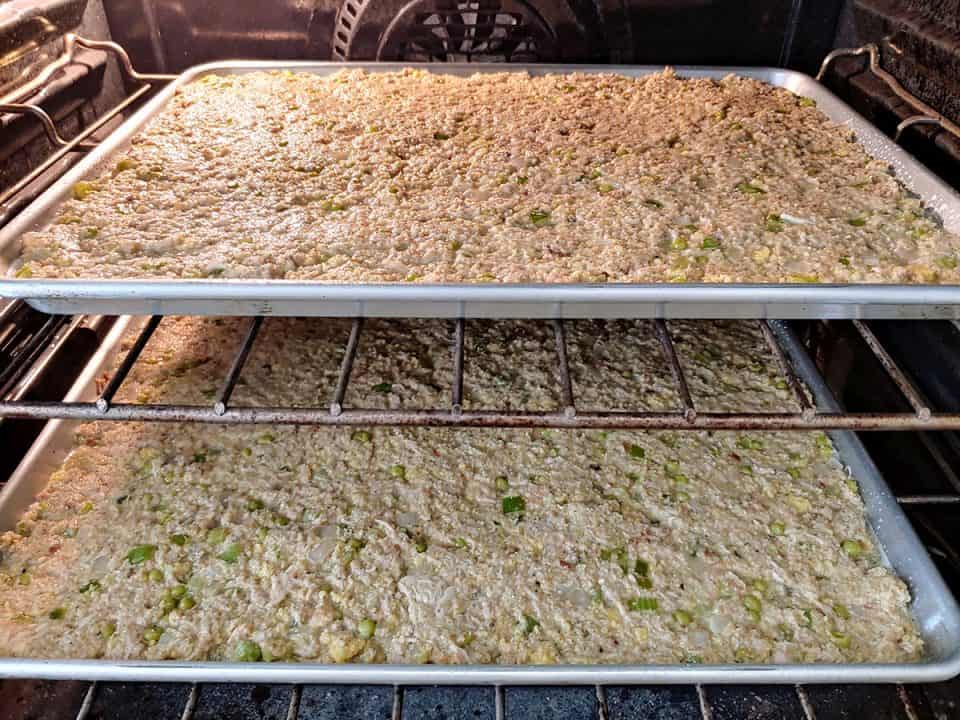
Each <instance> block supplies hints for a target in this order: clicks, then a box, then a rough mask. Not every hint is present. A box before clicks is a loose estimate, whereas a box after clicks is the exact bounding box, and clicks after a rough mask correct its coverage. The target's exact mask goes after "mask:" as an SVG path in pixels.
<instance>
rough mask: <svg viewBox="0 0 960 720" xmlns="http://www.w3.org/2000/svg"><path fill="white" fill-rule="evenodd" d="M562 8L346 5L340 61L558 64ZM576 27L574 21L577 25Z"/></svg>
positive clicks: (436, 2)
mask: <svg viewBox="0 0 960 720" xmlns="http://www.w3.org/2000/svg"><path fill="white" fill-rule="evenodd" d="M572 20H573V18H572V17H571V14H570V12H569V9H568V8H567V7H566V4H565V3H562V2H556V0H551V1H550V2H548V3H544V5H543V7H535V6H534V5H533V4H532V3H529V2H526V1H525V0H478V1H469V0H468V1H464V2H458V1H456V0H413V1H412V2H406V3H404V2H403V0H345V1H344V3H343V5H342V6H341V7H340V11H339V12H338V14H337V22H336V27H335V29H334V38H333V56H334V59H335V60H394V61H404V62H537V61H543V60H550V59H554V58H556V57H557V50H558V48H557V32H556V28H557V27H558V26H559V25H562V24H565V23H566V24H569V23H570V22H571V21H572ZM573 22H574V24H575V21H573Z"/></svg>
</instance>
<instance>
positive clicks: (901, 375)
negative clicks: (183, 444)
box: [0, 315, 960, 431]
mask: <svg viewBox="0 0 960 720" xmlns="http://www.w3.org/2000/svg"><path fill="white" fill-rule="evenodd" d="M163 319H164V317H163V316H160V315H154V316H152V317H150V318H149V319H147V320H146V322H145V323H144V325H143V327H142V329H141V330H140V331H139V333H138V335H137V337H136V339H135V340H134V342H133V343H132V345H131V347H130V349H129V350H128V351H127V352H126V354H125V355H124V356H123V359H122V360H121V361H120V362H119V363H118V365H117V367H116V370H115V371H114V372H113V374H112V375H111V376H110V377H109V379H107V380H106V383H105V385H104V386H103V389H102V391H100V393H99V396H98V397H97V398H96V399H95V400H94V401H92V402H85V401H60V402H54V401H28V400H14V399H10V398H2V399H0V417H9V418H29V419H39V420H48V419H65V420H85V421H91V420H97V421H155V422H197V423H213V424H260V423H269V424H281V425H320V426H430V427H475V428H477V427H487V428H490V427H505V428H507V427H509V428H564V429H621V430H769V431H772V430H797V431H803V430H806V431H810V430H856V431H865V430H920V431H932V430H957V429H960V413H952V412H936V411H935V410H934V409H933V408H932V407H931V406H930V403H929V402H928V401H927V398H926V397H925V396H924V395H923V393H922V392H921V391H920V390H919V389H918V388H917V386H916V385H915V384H914V383H913V381H912V380H911V379H910V378H909V377H908V375H907V374H906V373H905V372H904V371H903V370H902V369H901V368H900V367H899V366H898V365H897V364H896V362H895V361H894V359H893V358H892V357H891V356H890V354H889V353H888V352H887V350H886V349H885V348H884V347H883V345H882V344H881V343H880V341H879V340H878V339H877V337H876V336H875V335H874V333H873V331H872V330H871V329H870V327H869V325H868V324H867V323H865V322H863V321H859V320H855V321H853V325H854V327H855V328H856V330H857V332H858V333H859V335H860V337H861V338H862V340H863V341H864V343H865V344H866V346H867V347H868V348H869V349H870V351H871V352H872V354H873V355H874V357H875V358H876V359H877V361H878V362H879V363H880V365H881V366H882V368H883V369H884V371H885V372H886V374H887V375H888V377H889V378H890V379H891V381H892V382H893V383H894V385H895V386H896V387H897V388H898V390H899V392H900V393H901V395H902V396H903V399H904V401H905V405H906V406H909V408H910V410H909V411H903V410H895V411H890V412H878V413H856V412H845V411H843V410H842V409H841V408H840V407H839V406H835V407H830V408H817V407H816V406H815V404H814V403H813V401H812V400H811V398H810V395H809V393H808V391H807V389H806V388H805V386H804V383H803V381H802V380H801V378H800V375H799V373H798V371H797V369H796V367H795V363H796V361H797V358H796V354H797V353H801V352H805V350H803V349H802V348H801V347H800V346H799V344H798V343H796V342H789V337H790V332H791V331H790V330H789V329H788V328H787V326H786V325H785V324H783V323H781V322H779V321H763V320H761V321H756V322H759V326H760V330H761V332H762V333H763V337H764V338H765V340H766V343H767V345H768V346H769V350H770V352H771V354H772V356H773V357H774V358H775V359H776V362H777V365H778V367H779V369H780V371H781V374H782V378H783V379H784V383H785V386H786V387H785V388H784V389H787V390H789V393H790V396H791V397H792V399H793V401H794V403H795V406H796V408H798V409H793V410H791V409H787V410H784V411H778V412H733V411H731V412H716V411H711V412H703V411H700V410H698V408H697V407H696V404H695V402H694V399H693V397H692V395H691V392H690V388H689V385H688V383H687V379H686V373H685V371H684V368H683V363H682V362H681V360H680V358H679V357H678V355H677V351H676V348H675V346H674V342H673V340H672V338H671V334H670V330H669V327H668V324H667V321H664V320H654V321H651V322H652V327H653V332H654V333H655V334H656V339H657V341H658V344H659V347H660V350H661V352H662V355H663V360H664V363H665V367H666V368H667V370H668V372H669V375H670V380H671V382H672V384H673V387H674V390H675V392H676V397H677V399H678V403H677V406H676V408H675V409H674V410H668V411H648V410H642V409H637V410H633V409H628V410H605V409H600V410H592V409H591V410H581V409H579V408H578V407H577V398H576V395H575V391H574V383H573V381H572V378H571V374H570V366H569V361H568V353H567V342H566V331H565V324H564V321H563V320H552V321H543V322H550V323H551V325H552V337H553V344H554V353H555V360H556V364H555V376H556V378H557V381H558V384H559V387H558V390H559V393H558V394H559V397H560V400H561V403H560V407H559V408H557V409H556V410H552V411H531V410H505V409H499V408H481V409H474V408H470V409H466V408H465V407H464V402H463V387H464V375H465V364H464V346H465V337H466V334H467V328H468V324H467V322H466V321H465V320H464V319H459V320H455V321H452V326H453V327H452V332H451V337H450V345H451V353H452V373H451V378H450V384H449V398H450V400H449V404H448V405H447V406H446V407H431V408H409V409H405V408H391V409H383V408H372V407H348V406H346V405H345V399H346V396H347V390H348V388H349V385H350V377H351V373H352V370H353V364H354V360H355V358H356V356H357V352H358V349H359V347H360V344H361V337H362V334H363V328H364V321H363V319H362V318H355V319H354V320H353V323H352V326H351V330H350V333H349V337H348V338H347V340H346V343H345V347H344V350H343V358H342V361H341V366H340V371H339V376H338V379H337V383H336V386H335V388H334V390H333V393H332V396H331V398H330V403H329V405H327V406H291V405H257V406H247V405H234V404H232V403H231V398H232V395H233V391H234V389H235V388H236V385H237V382H238V380H239V379H240V376H241V373H242V372H243V367H244V364H245V363H246V361H247V358H248V357H249V355H250V353H251V351H252V349H253V347H254V344H255V343H256V340H257V336H258V334H259V331H260V328H261V326H262V324H263V322H264V318H263V317H261V316H256V317H252V318H247V319H246V326H245V328H244V330H243V332H242V333H241V337H240V339H239V341H238V343H237V346H236V349H235V350H234V353H233V356H232V359H231V362H230V364H229V369H228V371H227V373H226V375H225V376H224V377H223V378H222V380H221V382H220V385H219V389H218V391H217V392H216V394H215V396H214V398H213V402H212V403H210V404H209V405H183V404H163V403H128V402H115V397H116V395H117V393H118V391H119V390H120V388H121V386H122V385H123V383H124V382H125V381H126V379H127V377H128V376H129V374H130V372H131V370H132V369H133V368H134V366H135V365H136V363H137V361H138V359H139V358H140V355H141V353H142V352H143V350H144V348H145V347H146V345H147V343H148V342H149V341H150V338H151V337H152V336H153V334H154V332H155V331H156V330H157V328H158V327H159V325H160V323H161V322H163ZM24 356H25V357H29V354H26V353H25V354H24ZM399 380H400V379H399V378H398V381H399Z"/></svg>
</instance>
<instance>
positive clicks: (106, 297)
mask: <svg viewBox="0 0 960 720" xmlns="http://www.w3.org/2000/svg"><path fill="white" fill-rule="evenodd" d="M344 67H356V68H364V69H367V70H369V71H371V72H378V71H380V72H383V71H388V70H397V69H399V68H402V67H410V63H404V64H394V63H372V64H370V63H368V64H350V63H320V62H260V61H234V62H223V63H215V64H210V65H201V66H198V67H195V68H193V69H190V70H187V71H186V72H184V73H183V74H182V75H181V76H180V77H178V78H177V79H176V80H175V81H173V82H172V83H171V84H170V85H168V86H167V87H166V88H164V90H162V91H161V92H160V93H159V94H158V95H157V96H156V97H154V98H153V99H152V100H151V101H150V102H149V103H147V105H145V106H144V107H143V108H142V109H140V110H139V111H138V112H137V113H135V114H134V115H133V116H132V117H131V118H130V119H129V120H127V121H126V122H125V123H124V124H123V125H122V126H121V127H120V128H118V129H117V131H116V132H114V133H112V134H111V135H110V137H109V138H108V139H107V140H105V141H104V142H103V143H102V144H101V145H100V146H99V147H98V148H97V149H96V150H94V151H93V152H91V153H90V154H89V155H88V156H87V157H86V158H84V160H83V161H82V162H80V163H79V164H78V165H77V166H76V167H75V168H73V169H72V170H71V171H70V172H68V173H66V174H65V175H64V176H63V177H62V178H61V179H60V180H59V181H57V182H56V183H55V184H54V185H53V186H51V187H50V189H49V190H47V192H45V193H44V194H43V195H41V196H40V197H39V198H38V199H37V201H36V202H34V203H33V204H32V205H31V206H30V207H29V208H28V209H27V210H25V211H24V212H23V213H22V214H21V215H19V216H18V217H17V218H16V219H14V220H13V222H11V223H10V224H9V225H8V226H7V227H5V228H3V229H0V278H2V279H0V297H8V298H14V297H17V298H25V299H27V300H28V301H29V302H30V304H31V305H33V306H34V307H36V308H38V309H40V310H44V311H47V312H55V313H77V312H90V313H113V314H117V313H132V314H156V313H159V314H168V315H169V314H193V315H199V314H205V315H325V316H341V317H344V316H346V317H355V316H368V317H515V318H520V317H529V318H554V317H565V318H579V317H598V318H600V317H606V318H614V317H663V318H671V317H690V318H736V317H753V318H759V317H769V318H814V317H824V318H827V317H833V318H854V317H860V318H952V319H956V318H960V286H956V285H952V286H938V285H808V284H804V285H774V284H767V285H762V284H760V285H757V284H751V285H746V284H727V285H716V284H714V285H710V284H698V285H691V284H684V285H681V284H643V285H638V284H615V283H611V284H581V285H569V284H511V285H507V284H447V285H426V284H414V285H411V284H350V285H334V284H325V283H317V282H303V281H297V280H44V279H37V278H34V279H23V280H15V279H12V278H6V277H5V276H6V269H7V268H8V267H9V265H10V263H11V262H13V261H14V260H15V259H16V257H17V255H18V254H19V252H20V242H19V238H20V236H21V235H22V234H23V233H24V232H25V231H27V230H29V229H31V228H34V227H38V226H41V225H42V224H43V223H44V222H46V221H47V220H49V218H50V217H51V215H52V213H53V211H54V209H55V208H56V206H57V205H58V203H59V202H60V201H61V200H62V199H63V198H64V197H66V196H67V194H68V193H69V189H70V187H71V186H72V185H73V184H74V183H75V182H77V181H78V180H81V179H83V178H85V177H87V176H89V175H91V174H92V171H93V170H95V168H96V167H97V166H98V165H100V164H101V163H104V162H106V161H107V160H109V158H111V156H113V155H114V154H116V153H117V152H118V151H119V150H121V149H122V148H124V147H125V146H126V145H127V143H128V142H129V140H130V138H131V137H132V136H133V135H134V134H136V132H137V131H138V130H140V129H141V128H142V127H144V126H145V125H146V124H148V123H149V122H150V120H151V119H152V118H153V117H155V116H156V115H157V114H158V113H160V112H161V111H162V110H163V108H164V107H165V106H166V104H167V102H168V101H169V100H170V98H171V97H172V96H173V94H174V93H175V92H176V90H177V88H179V87H181V86H183V85H185V84H187V83H190V82H192V81H194V80H196V79H197V78H200V77H202V76H204V75H210V74H221V75H223V74H234V73H244V72H251V71H254V70H294V71H297V72H310V73H316V74H319V75H326V74H330V73H333V72H336V71H337V70H340V69H342V68H344ZM423 67H424V68H425V69H427V70H429V71H430V72H438V73H448V74H453V75H469V74H472V73H478V72H481V73H482V72H504V71H522V72H528V73H530V74H532V75H544V74H548V73H564V72H572V71H576V72H586V73H602V72H607V73H609V72H614V73H620V74H622V75H629V76H642V75H647V74H649V73H653V72H657V71H660V70H662V69H663V68H662V67H659V66H623V65H582V66H581V65H577V66H570V65H510V66H504V65H494V64H475V63H469V64H442V63H440V64H429V65H425V66H423ZM677 72H678V74H680V75H683V76H687V77H713V78H720V77H723V76H725V75H728V74H730V73H734V74H737V75H743V76H747V77H752V78H756V79H758V80H763V81H765V82H768V83H770V84H772V85H776V86H779V87H783V88H786V89H788V90H790V91H792V92H794V93H796V94H798V95H803V96H806V97H809V98H812V99H814V100H816V102H817V106H818V107H819V108H820V110H822V111H823V112H824V113H826V114H827V115H828V116H829V117H830V118H831V119H833V120H835V121H837V122H840V123H843V124H845V125H847V126H848V127H850V128H851V129H852V130H853V131H854V132H855V133H856V136H857V138H858V140H859V142H860V143H861V144H862V145H863V146H864V147H865V148H866V149H867V151H868V152H870V153H871V154H872V155H874V156H875V157H877V158H881V159H883V160H885V161H887V162H889V163H890V164H891V165H892V166H893V168H894V169H895V172H896V174H897V176H898V177H899V178H900V180H901V181H902V182H903V183H904V184H905V185H906V186H907V187H908V188H910V190H912V191H913V192H915V193H916V194H917V195H919V196H920V197H922V198H923V199H924V201H925V202H926V203H927V205H928V206H929V207H930V208H931V209H932V210H934V211H935V212H936V213H937V214H938V215H939V216H940V217H941V218H942V219H943V222H944V225H945V226H946V227H947V228H948V229H950V230H952V231H954V232H958V233H960V195H957V193H956V192H954V191H953V190H952V189H951V188H949V187H948V186H947V185H946V184H944V183H943V182H942V181H941V180H940V179H938V178H937V177H936V176H935V175H934V174H933V173H931V172H930V171H929V170H927V169H926V168H924V167H923V166H922V165H921V164H920V163H918V162H917V161H916V160H914V159H913V158H912V157H910V155H908V154H907V153H906V152H904V151H903V150H902V149H900V148H899V147H898V146H897V145H896V144H894V143H893V142H892V141H891V140H890V139H889V138H887V137H886V136H885V135H884V134H882V133H881V132H879V131H878V130H877V129H876V128H874V127H873V126H872V125H871V124H870V123H869V122H867V121H866V120H865V119H863V118H862V117H861V116H860V115H858V114H857V113H856V112H854V111H853V109H851V108H850V107H849V106H848V105H846V104H845V103H843V102H842V101H841V100H839V99H838V98H837V97H836V96H835V95H833V94H832V93H831V92H830V91H828V90H827V89H826V88H824V87H823V86H822V85H820V84H819V83H818V82H817V81H816V80H814V79H813V78H811V77H809V76H808V75H804V74H802V73H797V72H792V71H789V70H780V69H775V68H733V67H680V68H677Z"/></svg>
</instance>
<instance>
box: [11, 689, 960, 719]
mask: <svg viewBox="0 0 960 720" xmlns="http://www.w3.org/2000/svg"><path fill="white" fill-rule="evenodd" d="M64 685H67V684H63V683H61V684H60V685H58V686H54V685H52V684H47V683H27V684H25V685H24V691H32V693H33V694H34V695H37V694H39V693H41V692H43V691H44V690H46V691H47V692H56V693H57V694H58V696H59V697H58V700H59V702H58V703H57V704H58V705H60V706H61V707H62V708H63V711H62V715H60V716H58V717H70V718H76V720H94V718H112V717H131V715H126V716H124V715H123V712H124V711H126V712H131V711H134V709H136V710H135V712H136V713H137V714H136V716H137V717H151V718H157V719H159V718H170V719H171V720H174V719H176V720H205V719H206V718H214V717H217V718H222V717H251V718H252V717H258V718H276V719H277V720H320V719H323V720H326V719H328V718H331V719H332V718H337V720H360V719H361V718H363V719H364V720H366V719H367V718H374V717H376V718H390V720H414V719H417V720H419V719H420V718H443V717H450V718H468V717H474V718H481V719H484V720H486V719H489V720H505V719H507V718H510V719H511V720H513V719H514V718H516V719H517V720H519V719H520V718H523V720H540V719H546V718H561V717H562V718H564V720H627V719H628V718H630V719H631V720H632V719H633V718H641V717H669V718H671V719H676V720H733V719H734V718H756V719H758V720H764V719H767V718H769V719H770V720H773V719H776V720H793V719H796V720H825V719H827V718H833V717H847V715H845V714H842V713H838V710H839V708H837V707H836V705H837V702H838V700H841V699H842V700H843V701H845V704H848V705H850V706H852V705H854V704H855V705H856V708H857V711H858V712H860V713H862V714H863V716H864V717H869V718H890V719H896V720H900V719H903V720H921V719H922V718H923V719H925V718H946V717H951V715H949V714H943V713H944V711H945V710H946V711H947V713H949V710H947V708H948V706H947V704H946V703H940V702H938V701H937V700H933V701H932V702H931V700H930V699H929V698H928V697H926V696H925V695H924V693H923V692H922V686H904V685H897V686H892V685H874V686H855V687H852V688H846V687H845V688H844V694H840V693H839V692H838V687H836V686H800V685H798V686H795V687H790V686H777V687H772V686H768V687H759V688H758V687H755V686H754V687H742V686H703V685H698V686H692V687H691V686H664V685H661V686H645V687H604V686H602V685H597V686H593V687H582V686H574V687H564V688H551V689H550V690H549V691H546V690H545V689H543V688H525V687H513V688H503V687H493V688H490V687H470V688H461V687H445V688H444V687H422V686H416V687H404V686H396V687H391V686H382V685H381V686H376V685H374V686H369V685H367V686H339V687H337V686H330V685H321V686H318V685H304V686H300V685H279V686H277V685H273V686H257V685H252V686H240V687H237V686H224V685H217V684H203V685H196V684H195V685H182V684H180V685H164V686H150V690H149V691H148V692H144V686H142V685H134V684H115V683H96V682H94V683H74V684H69V685H68V687H64ZM54 688H56V689H54ZM64 695H66V697H64ZM665 708H669V710H665ZM657 709H660V710H662V711H664V710H665V711H664V714H656V711H657ZM15 717H18V716H15Z"/></svg>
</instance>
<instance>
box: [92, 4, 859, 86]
mask: <svg viewBox="0 0 960 720" xmlns="http://www.w3.org/2000/svg"><path fill="white" fill-rule="evenodd" d="M105 4H106V8H107V13H108V17H109V20H110V28H111V32H112V34H113V37H114V39H116V40H117V41H119V42H121V43H122V44H123V45H124V46H125V47H127V48H129V49H130V50H131V52H132V53H133V54H134V56H135V59H136V60H137V63H138V65H142V66H143V67H145V68H148V69H151V70H156V71H165V72H177V71H180V70H183V69H184V68H186V67H188V66H190V65H193V64H196V63H200V62H206V61H210V60H216V59H224V58H236V57H251V58H278V59H283V58H287V59H305V58H309V59H319V60H328V59H334V60H336V59H350V60H377V59H381V60H388V59H396V60H412V59H426V56H429V55H430V54H431V52H433V51H438V49H439V52H434V55H435V57H434V59H440V57H439V55H440V54H445V55H446V57H445V59H467V58H468V57H469V58H470V59H478V60H479V59H492V60H503V59H508V58H509V59H512V60H515V61H516V60H519V61H529V60H539V61H562V62H590V61H595V62H635V63H657V64H660V63H665V62H666V63H687V64H690V63H700V64H727V65H735V64H743V65H791V66H795V67H800V68H803V69H807V70H809V69H811V68H813V67H814V66H815V64H816V63H819V61H820V59H821V58H822V57H823V55H824V53H825V52H827V51H828V50H829V49H830V47H831V46H832V44H833V41H834V35H835V30H836V27H837V21H838V18H839V17H840V12H841V7H842V4H843V3H842V1H841V0H470V1H469V2H466V1H464V2H458V1H457V0H412V2H411V0H314V1H311V0H275V1H272V2H252V1H250V0H239V2H238V0H231V1H229V2H227V1H225V0H105ZM497 34H499V36H500V37H499V39H498V38H497V37H496V35H497ZM491 35H493V36H494V37H491ZM442 40H445V41H446V44H445V46H444V47H441V46H442V45H444V43H443V42H442ZM525 41H527V42H525ZM531 46H532V47H531ZM451 48H453V49H454V50H455V51H451Z"/></svg>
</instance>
